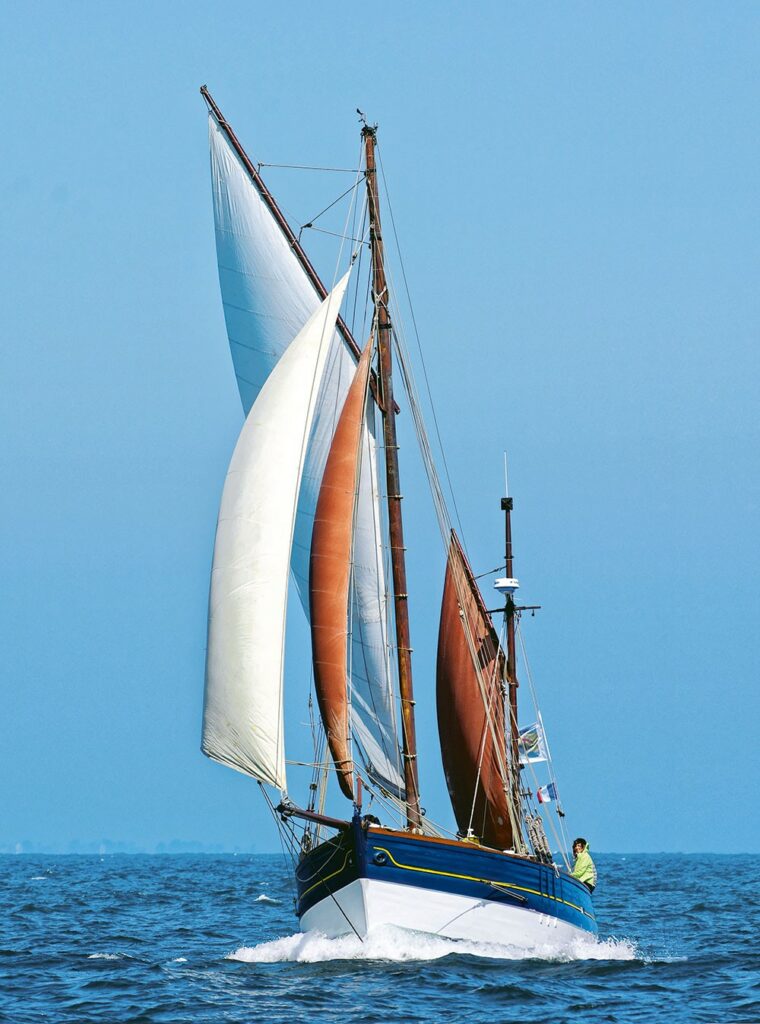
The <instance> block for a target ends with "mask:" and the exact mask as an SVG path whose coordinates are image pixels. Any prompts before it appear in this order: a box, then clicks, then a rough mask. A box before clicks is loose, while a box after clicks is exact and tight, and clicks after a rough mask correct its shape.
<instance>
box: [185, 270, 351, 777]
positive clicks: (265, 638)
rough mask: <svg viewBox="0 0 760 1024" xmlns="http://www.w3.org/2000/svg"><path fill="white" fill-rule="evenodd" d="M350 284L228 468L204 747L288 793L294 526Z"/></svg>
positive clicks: (255, 410) (247, 430)
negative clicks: (286, 689) (286, 702)
mask: <svg viewBox="0 0 760 1024" xmlns="http://www.w3.org/2000/svg"><path fill="white" fill-rule="evenodd" d="M349 273H350V272H349ZM348 278H349V274H346V275H345V276H344V277H343V278H342V280H341V281H340V282H339V283H338V284H337V285H336V286H335V288H334V289H333V291H332V292H331V293H330V294H329V295H328V296H327V298H326V299H325V300H324V302H323V303H322V304H321V306H320V307H319V308H318V309H317V311H316V312H315V313H313V314H312V316H311V317H310V318H309V320H308V321H307V323H306V325H305V326H304V327H303V329H302V330H301V331H299V333H298V335H297V336H296V337H295V338H294V339H293V341H292V342H291V343H290V345H289V346H288V348H287V349H286V350H285V352H284V354H283V355H282V357H281V359H280V361H279V362H278V363H277V365H276V366H275V368H274V369H273V370H272V372H271V373H270V375H269V377H268V378H267V380H266V383H265V384H264V386H263V387H262V389H261V391H260V392H259V396H258V398H257V399H256V401H255V402H254V404H253V407H252V408H251V411H250V413H249V414H248V417H247V419H246V421H245V423H244V425H243V429H242V431H241V433H240V437H239V438H238V442H237V445H236V447H235V451H234V454H233V456H232V461H231V463H230V468H229V470H228V471H227V479H226V481H225V484H224V491H223V493H222V503H221V508H220V510H219V521H218V524H217V529H216V541H215V544H214V562H213V568H212V571H211V592H210V596H209V614H208V650H207V655H206V693H205V700H204V707H203V741H202V744H201V748H202V750H203V752H204V754H207V755H208V756H209V757H211V758H213V759H214V760H215V761H219V762H221V763H222V764H226V765H229V767H230V768H235V769H237V770H238V771H241V772H245V773H246V774H247V775H252V776H253V777H254V778H255V779H259V780H260V781H262V782H268V783H269V784H270V785H272V786H276V787H278V788H279V789H281V790H284V789H285V749H284V730H283V679H284V660H285V615H286V607H287V599H288V576H289V566H290V551H291V546H292V543H293V527H294V523H295V517H296V507H297V503H298V492H299V488H300V485H301V474H302V471H303V463H304V457H305V452H306V442H307V439H308V436H309V432H310V430H311V425H312V419H313V417H314V409H315V407H316V400H317V394H318V390H319V386H320V383H321V380H322V374H323V371H324V368H325V364H326V362H327V356H328V353H329V350H330V348H331V341H332V338H333V335H334V331H335V321H336V319H337V317H338V311H339V309H340V304H341V302H342V300H343V295H344V293H345V290H346V285H347V284H348Z"/></svg>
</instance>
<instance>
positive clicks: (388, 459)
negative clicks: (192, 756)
mask: <svg viewBox="0 0 760 1024" xmlns="http://www.w3.org/2000/svg"><path fill="white" fill-rule="evenodd" d="M362 137H363V139H364V148H365V159H366V176H367V198H368V208H369V237H370V246H371V249H372V274H373V281H372V287H373V291H374V300H375V306H376V309H377V331H378V353H379V364H380V369H379V377H380V389H381V397H382V402H381V405H380V408H381V410H382V413H383V430H384V441H385V474H386V487H387V500H388V526H389V532H390V545H391V564H392V567H393V608H394V613H395V620H396V648H397V653H398V681H399V691H400V696H401V720H402V752H403V756H404V786H405V788H406V822H407V828H408V829H419V828H420V824H421V818H420V788H419V778H418V772H417V740H416V735H415V726H414V692H413V687H412V648H411V644H410V634H409V606H408V603H407V588H406V560H405V557H404V551H405V548H404V527H403V522H402V517H401V485H400V478H399V467H398V443H397V440H396V408H395V403H394V401H393V381H392V376H391V368H392V358H391V349H392V339H391V319H390V315H389V313H388V286H387V282H386V278H385V266H384V255H383V236H382V231H381V228H380V208H379V202H378V190H377V169H376V166H375V142H376V139H375V128H372V127H370V126H369V125H366V124H365V126H364V128H363V129H362Z"/></svg>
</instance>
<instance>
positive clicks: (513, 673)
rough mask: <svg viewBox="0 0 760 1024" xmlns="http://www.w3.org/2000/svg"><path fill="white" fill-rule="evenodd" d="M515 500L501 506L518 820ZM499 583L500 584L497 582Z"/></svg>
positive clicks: (503, 501)
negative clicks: (514, 558)
mask: <svg viewBox="0 0 760 1024" xmlns="http://www.w3.org/2000/svg"><path fill="white" fill-rule="evenodd" d="M513 506H514V502H513V500H512V498H510V497H509V496H507V497H506V498H502V499H501V508H502V511H503V512H504V516H505V528H504V534H505V536H504V540H505V560H506V570H505V571H506V580H505V581H503V582H505V583H508V584H511V586H509V588H505V590H506V598H507V604H506V608H505V609H504V614H505V617H506V620H507V688H508V691H509V692H508V697H507V699H508V702H509V738H510V747H511V753H512V806H513V807H514V811H515V820H516V821H518V822H519V820H520V745H519V733H518V728H517V687H518V682H517V652H516V645H515V616H516V615H517V607H516V605H515V600H514V592H515V590H516V589H517V580H516V579H515V578H514V570H513V565H512V508H513ZM497 585H498V583H497Z"/></svg>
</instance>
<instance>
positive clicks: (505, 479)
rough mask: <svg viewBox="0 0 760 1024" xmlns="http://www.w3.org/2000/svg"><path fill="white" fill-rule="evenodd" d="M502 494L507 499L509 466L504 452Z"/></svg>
mask: <svg viewBox="0 0 760 1024" xmlns="http://www.w3.org/2000/svg"><path fill="white" fill-rule="evenodd" d="M504 494H505V495H506V496H507V497H509V465H508V463H507V453H506V452H504Z"/></svg>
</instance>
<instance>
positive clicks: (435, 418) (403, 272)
mask: <svg viewBox="0 0 760 1024" xmlns="http://www.w3.org/2000/svg"><path fill="white" fill-rule="evenodd" d="M377 160H378V163H379V165H380V174H381V175H382V179H383V188H384V189H385V198H386V201H387V203H388V213H389V214H390V218H391V227H392V228H393V237H394V240H395V242H396V251H397V252H398V258H399V266H400V267H401V276H402V278H403V281H404V291H405V292H406V300H407V302H408V303H409V313H410V315H411V317H412V326H413V328H414V336H415V338H416V340H417V350H418V351H419V354H420V363H421V365H422V375H423V377H424V379H425V390H426V391H427V395H428V401H429V403H430V411H431V412H432V414H433V425H434V427H435V435H436V438H437V440H438V447H439V449H440V452H441V459H442V461H443V469H444V473H445V474H446V482H447V483H448V486H449V493H450V495H451V502H452V505H453V507H454V515H455V516H456V521H457V526H458V527H459V535H460V537H461V538H462V543H463V544H464V530H463V528H462V520H461V518H460V516H459V509H458V507H457V502H456V496H455V494H454V487H453V485H452V482H451V476H450V474H449V466H448V463H447V461H446V452H445V449H444V447H443V441H442V439H441V431H440V428H439V425H438V416H437V415H436V411H435V404H434V403H433V394H432V391H431V389H430V381H429V379H428V373H427V366H426V364H425V356H424V353H423V350H422V343H421V341H420V332H419V330H418V328H417V318H416V317H415V315H414V306H413V305H412V297H411V294H410V291H409V282H408V280H407V276H406V267H405V266H404V257H403V254H402V252H401V244H400V242H399V237H398V231H397V230H396V219H395V217H394V216H393V206H392V204H391V197H390V192H389V190H388V182H387V181H386V178H385V169H384V167H383V157H382V154H381V152H380V147H379V146H378V147H377Z"/></svg>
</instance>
